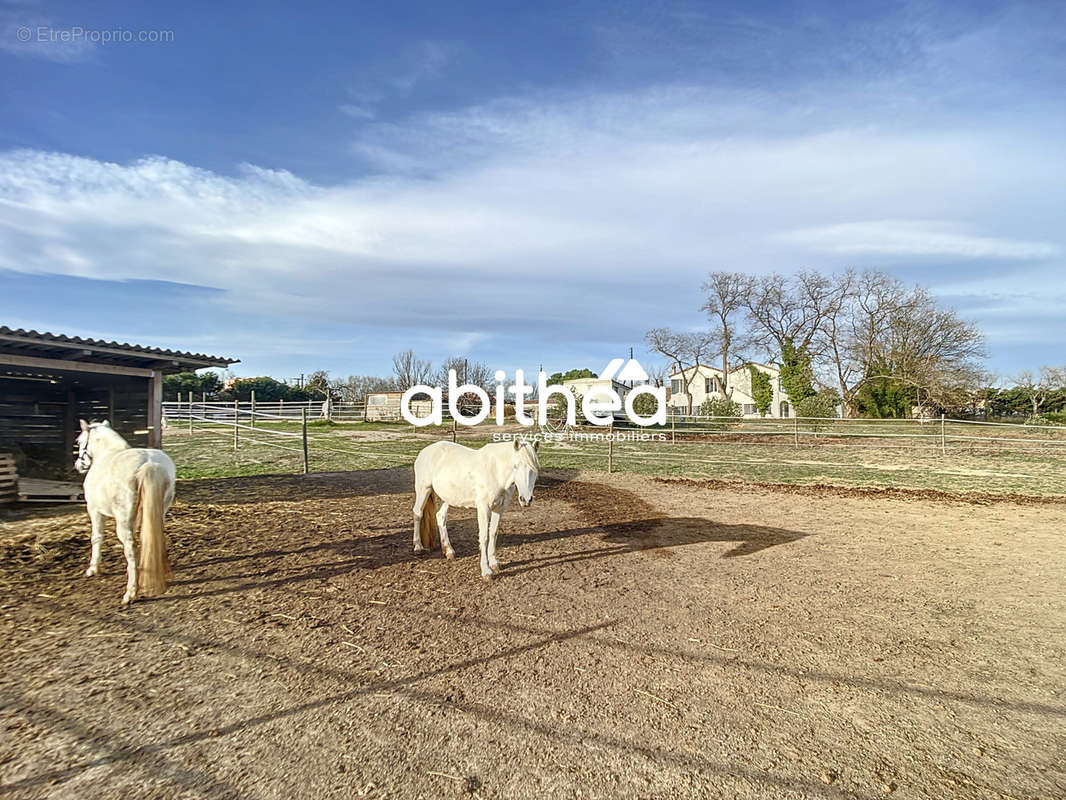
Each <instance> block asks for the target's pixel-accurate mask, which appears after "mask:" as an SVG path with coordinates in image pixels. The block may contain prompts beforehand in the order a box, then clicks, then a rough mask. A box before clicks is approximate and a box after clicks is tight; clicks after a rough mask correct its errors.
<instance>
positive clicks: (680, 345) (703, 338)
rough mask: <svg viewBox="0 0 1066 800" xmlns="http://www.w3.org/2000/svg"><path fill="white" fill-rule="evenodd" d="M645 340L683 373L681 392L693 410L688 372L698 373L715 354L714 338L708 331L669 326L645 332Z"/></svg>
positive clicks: (689, 407)
mask: <svg viewBox="0 0 1066 800" xmlns="http://www.w3.org/2000/svg"><path fill="white" fill-rule="evenodd" d="M644 341H646V342H647V343H648V347H650V348H651V349H652V350H653V351H654V352H656V353H658V354H659V355H662V356H665V357H666V358H667V359H669V361H670V364H671V365H672V366H673V367H674V368H675V371H676V372H677V373H679V374H680V375H681V386H682V391H681V393H682V395H683V396H684V398H685V405H686V407H687V408H688V409H689V411H690V412H691V410H692V394H691V392H689V384H690V383H691V378H690V376H689V374H688V373H689V371H692V374H693V376H694V375H696V374H697V373H698V372H699V367H700V365H701V364H702V363H703V362H704V361H705V360H707V358H708V356H709V355H713V354H714V338H713V337H712V336H711V335H710V334H708V333H707V332H698V333H683V332H679V331H673V330H670V329H669V328H653V329H652V330H650V331H648V332H647V333H646V334H644ZM693 368H695V369H694V370H693Z"/></svg>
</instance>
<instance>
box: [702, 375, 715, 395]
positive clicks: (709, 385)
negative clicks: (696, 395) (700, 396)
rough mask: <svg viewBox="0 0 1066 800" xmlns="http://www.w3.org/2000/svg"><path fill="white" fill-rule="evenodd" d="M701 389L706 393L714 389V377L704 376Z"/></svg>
mask: <svg viewBox="0 0 1066 800" xmlns="http://www.w3.org/2000/svg"><path fill="white" fill-rule="evenodd" d="M703 391H704V393H706V394H710V393H711V392H713V391H714V378H704V380H703Z"/></svg>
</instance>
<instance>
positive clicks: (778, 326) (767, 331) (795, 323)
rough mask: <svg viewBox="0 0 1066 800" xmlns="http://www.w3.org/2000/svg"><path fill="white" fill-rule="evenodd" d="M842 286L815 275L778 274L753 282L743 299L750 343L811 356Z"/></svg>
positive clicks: (765, 276) (820, 275) (799, 273)
mask: <svg viewBox="0 0 1066 800" xmlns="http://www.w3.org/2000/svg"><path fill="white" fill-rule="evenodd" d="M840 291H841V287H840V286H839V285H838V284H837V283H835V282H834V281H833V280H831V279H830V278H828V277H827V276H825V275H822V274H820V273H817V272H810V271H804V272H798V273H796V274H795V275H794V276H792V277H791V278H788V277H785V276H783V275H780V274H778V273H774V274H772V275H764V276H762V277H760V278H756V279H754V280H753V281H752V282H751V284H750V286H749V289H748V291H747V293H746V295H745V297H744V305H745V307H746V308H747V312H748V321H749V322H750V323H751V331H752V337H753V342H755V343H757V344H760V345H762V346H763V347H764V348H765V349H766V350H767V351H768V352H771V353H772V352H773V348H774V345H776V347H777V351H778V352H784V351H785V350H786V349H787V348H788V347H789V346H791V347H794V348H795V349H796V350H798V351H801V352H805V353H810V354H811V355H814V354H815V353H814V347H815V345H816V344H817V337H818V334H819V333H820V331H821V328H822V322H823V321H824V319H825V316H826V314H827V313H829V312H830V310H831V309H833V308H835V307H836V305H837V304H839V303H840V302H841V300H840V297H839V293H840Z"/></svg>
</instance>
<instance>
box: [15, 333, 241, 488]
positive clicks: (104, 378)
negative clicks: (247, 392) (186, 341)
mask: <svg viewBox="0 0 1066 800" xmlns="http://www.w3.org/2000/svg"><path fill="white" fill-rule="evenodd" d="M233 363H236V359H232V358H220V357H218V356H208V355H204V354H202V353H186V352H180V351H177V350H163V349H160V348H157V347H145V346H142V345H136V344H122V343H119V342H105V341H100V340H97V339H82V338H80V337H77V336H62V335H59V334H54V333H39V332H37V331H26V330H21V329H19V330H14V329H11V328H8V327H5V326H0V451H8V452H13V453H15V454H16V456H17V457H18V460H19V462H20V463H19V472H20V474H23V475H29V476H36V477H42V478H61V477H65V476H69V475H71V474H72V462H73V458H72V455H71V453H72V451H73V448H74V441H75V438H76V436H77V430H78V420H79V419H86V420H96V421H102V420H105V419H106V420H109V421H110V422H111V425H112V426H113V427H114V428H115V429H116V430H117V431H118V432H119V433H121V434H122V435H123V436H124V437H125V438H126V440H127V441H129V442H130V444H131V445H133V446H134V447H159V446H160V444H161V443H162V430H161V422H162V400H163V376H164V375H165V374H167V373H170V372H191V371H194V370H198V369H202V368H204V367H227V366H229V365H230V364H233Z"/></svg>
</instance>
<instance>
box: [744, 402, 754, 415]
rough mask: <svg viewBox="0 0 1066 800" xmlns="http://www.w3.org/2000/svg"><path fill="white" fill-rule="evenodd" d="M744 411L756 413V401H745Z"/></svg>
mask: <svg viewBox="0 0 1066 800" xmlns="http://www.w3.org/2000/svg"><path fill="white" fill-rule="evenodd" d="M744 413H745V414H754V413H755V404H754V403H745V404H744Z"/></svg>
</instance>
